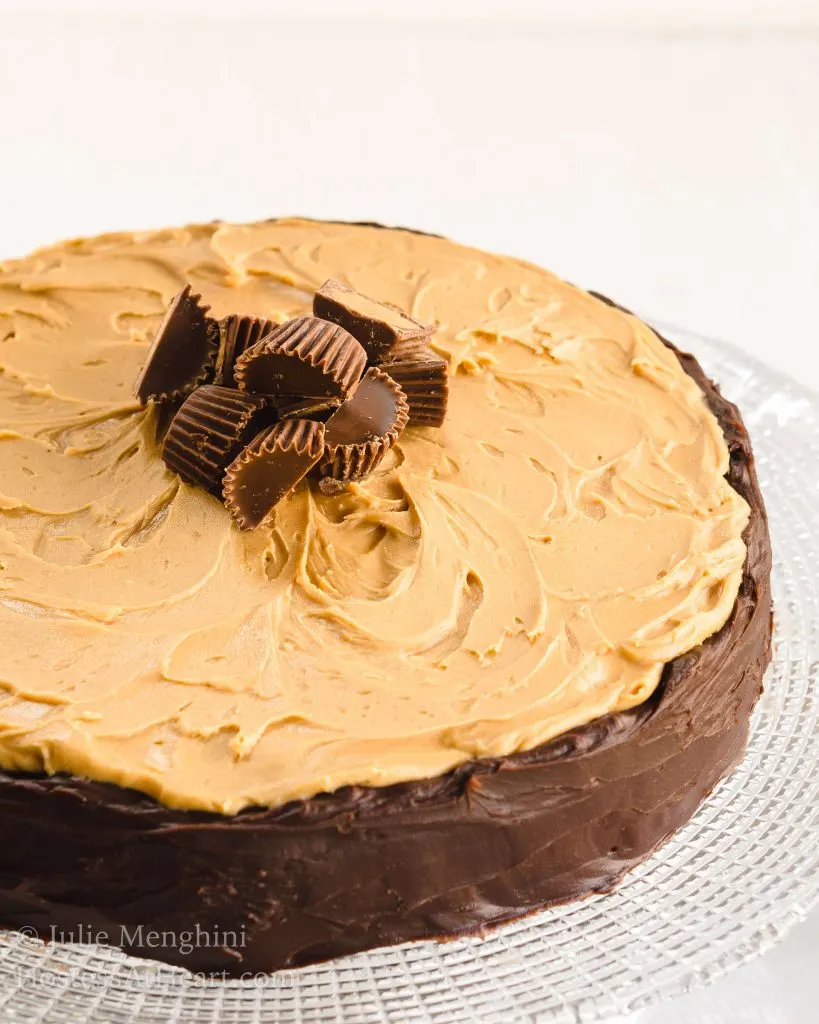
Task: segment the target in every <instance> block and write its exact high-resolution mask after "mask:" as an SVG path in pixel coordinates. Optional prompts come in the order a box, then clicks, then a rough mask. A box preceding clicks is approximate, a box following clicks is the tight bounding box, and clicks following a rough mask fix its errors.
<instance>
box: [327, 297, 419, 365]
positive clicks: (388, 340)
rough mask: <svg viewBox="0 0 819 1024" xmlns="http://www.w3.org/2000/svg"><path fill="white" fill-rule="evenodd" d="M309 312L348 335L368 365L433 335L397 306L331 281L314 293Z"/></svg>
mask: <svg viewBox="0 0 819 1024" xmlns="http://www.w3.org/2000/svg"><path fill="white" fill-rule="evenodd" d="M313 312H314V313H315V315H316V316H320V317H322V318H323V319H324V320H331V321H332V322H333V323H334V324H340V325H341V326H342V327H343V328H344V329H345V330H347V331H349V332H350V334H352V336H353V337H354V338H356V339H357V340H358V341H360V342H361V344H362V345H363V346H364V349H365V351H366V353H367V358H368V360H369V362H371V363H379V362H381V360H382V359H384V358H386V356H387V354H388V352H389V351H390V349H392V348H393V346H394V345H396V344H397V343H398V342H406V341H411V340H418V339H426V338H429V337H430V335H431V334H433V333H434V331H435V328H434V327H431V326H429V325H428V324H423V323H421V322H420V320H415V319H413V317H411V316H409V315H408V314H407V313H405V312H404V311H403V310H401V309H399V308H398V307H397V306H393V305H391V304H390V303H388V302H380V301H378V300H376V299H371V298H369V297H368V296H366V295H362V294H361V292H357V291H355V289H353V288H350V287H349V286H348V285H346V284H342V283H341V281H336V280H335V279H334V278H330V279H329V280H327V281H325V282H324V284H323V285H322V286H321V288H319V290H318V291H317V292H316V294H315V296H314V298H313Z"/></svg>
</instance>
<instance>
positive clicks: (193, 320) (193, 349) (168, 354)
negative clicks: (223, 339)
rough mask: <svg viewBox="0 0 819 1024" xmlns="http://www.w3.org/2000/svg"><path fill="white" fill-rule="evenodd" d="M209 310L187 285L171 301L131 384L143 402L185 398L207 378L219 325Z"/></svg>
mask: <svg viewBox="0 0 819 1024" xmlns="http://www.w3.org/2000/svg"><path fill="white" fill-rule="evenodd" d="M209 309H210V306H204V305H202V296H201V295H196V294H194V293H193V292H192V291H191V286H190V285H189V284H188V285H185V287H184V288H183V289H182V291H181V292H179V294H178V295H175V296H174V298H173V299H172V300H171V304H170V305H169V306H168V308H167V309H166V310H165V315H164V317H163V318H162V323H161V324H160V325H159V327H158V329H157V332H156V334H155V335H154V340H153V343H152V345H151V348H150V350H149V352H148V357H147V359H146V360H145V363H144V365H143V367H142V370H141V372H140V374H139V376H138V377H137V380H136V383H135V385H134V394H135V395H136V397H137V398H138V399H139V401H140V402H142V404H143V405H144V404H145V403H146V402H164V401H172V400H174V399H177V398H184V396H185V395H188V394H190V393H191V391H193V390H194V388H196V387H197V386H198V385H199V384H203V383H205V381H207V379H208V377H209V376H210V374H211V371H212V370H213V364H214V363H215V362H216V354H217V352H218V349H219V327H218V324H217V323H216V321H215V320H211V318H210V317H209V316H207V315H206V314H207V312H208V310H209Z"/></svg>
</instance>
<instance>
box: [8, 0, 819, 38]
mask: <svg viewBox="0 0 819 1024" xmlns="http://www.w3.org/2000/svg"><path fill="white" fill-rule="evenodd" d="M112 7H114V9H115V10H116V14H117V16H119V17H122V16H123V15H136V16H138V17H140V18H142V17H145V16H146V15H150V16H153V17H160V18H165V17H168V16H173V15H174V14H180V13H181V14H185V15H194V16H196V17H197V18H202V17H203V16H204V17H209V18H217V19H219V20H221V21H233V20H234V19H235V18H236V17H237V16H248V15H253V16H260V17H264V18H266V19H268V20H271V19H277V18H279V17H280V16H281V15H282V14H284V15H292V13H294V12H297V13H298V15H299V17H301V18H304V17H308V16H309V17H312V16H315V15H324V16H326V15H333V16H335V15H337V14H338V13H339V11H340V10H341V11H343V14H344V16H345V17H346V18H348V19H350V18H361V19H365V20H367V21H368V22H372V21H373V20H375V21H393V22H395V21H398V20H408V21H413V22H425V23H429V24H432V25H439V24H440V23H441V22H442V21H443V20H447V19H449V20H454V21H457V22H459V23H463V22H464V21H475V20H479V21H486V22H494V23H503V24H509V23H510V22H512V23H515V22H516V23H521V22H527V23H536V24H540V25H549V26H558V27H561V28H566V29H580V30H582V31H583V32H591V33H600V32H611V31H614V32H623V31H634V30H636V31H652V32H654V31H659V32H662V33H670V32H680V31H684V32H689V31H692V30H700V29H706V30H708V31H715V32H720V33H728V34H731V35H737V34H740V35H744V34H746V33H748V32H749V31H758V30H760V29H763V28H764V29H772V30H774V31H782V30H785V31H793V30H801V29H805V28H807V27H814V28H815V27H817V26H819V6H817V4H816V0H662V2H660V3H658V2H657V0H614V2H612V0H548V2H544V0H503V2H499V0H342V2H339V0H298V3H297V4H296V3H289V2H283V0H231V2H230V3H225V0H116V4H115V5H114V4H112V3H111V0H0V13H2V12H3V11H17V12H20V11H23V12H27V13H29V14H30V13H32V12H34V11H36V12H54V11H57V12H59V11H66V10H69V11H71V12H72V13H79V12H82V13H89V12H91V13H110V12H111V9H112Z"/></svg>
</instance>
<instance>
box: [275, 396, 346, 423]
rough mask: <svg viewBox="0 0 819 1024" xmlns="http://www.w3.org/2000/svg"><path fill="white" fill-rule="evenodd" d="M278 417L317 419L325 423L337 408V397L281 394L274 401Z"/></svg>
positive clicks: (284, 418) (338, 403)
mask: <svg viewBox="0 0 819 1024" xmlns="http://www.w3.org/2000/svg"><path fill="white" fill-rule="evenodd" d="M273 404H274V405H275V407H276V412H277V413H278V414H279V419H282V420H319V421H320V422H321V423H326V422H327V420H329V418H330V417H331V416H332V415H333V413H334V412H335V411H336V409H338V407H339V405H340V402H339V401H338V399H337V398H296V397H293V396H291V395H281V396H280V397H279V398H276V399H275V401H274V403H273Z"/></svg>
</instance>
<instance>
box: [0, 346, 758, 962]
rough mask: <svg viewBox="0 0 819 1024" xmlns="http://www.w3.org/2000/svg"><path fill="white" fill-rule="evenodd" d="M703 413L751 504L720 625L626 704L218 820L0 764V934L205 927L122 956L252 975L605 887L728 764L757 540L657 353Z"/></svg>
mask: <svg viewBox="0 0 819 1024" xmlns="http://www.w3.org/2000/svg"><path fill="white" fill-rule="evenodd" d="M679 358H680V361H681V363H682V365H683V367H684V369H685V371H686V372H687V373H688V374H689V375H690V376H691V377H693V378H694V380H696V381H697V383H698V384H699V385H700V387H701V388H702V390H703V392H704V394H705V396H706V399H707V401H708V403H709V405H710V407H711V408H712V410H713V411H714V413H715V414H716V416H717V417H718V419H719V421H720V424H721V426H722V429H723V431H724V433H725V437H726V440H727V442H728V446H729V449H730V453H731V459H730V470H729V474H728V477H729V480H730V482H731V483H732V485H733V486H734V487H735V488H736V489H737V490H738V491H739V492H740V493H741V494H742V495H743V496H744V498H745V499H746V500H747V501H748V503H749V505H750V507H751V518H750V522H749V525H748V528H747V531H746V534H745V540H746V543H747V546H748V557H747V561H746V565H745V571H744V578H743V582H742V586H741V588H740V592H739V596H738V598H737V601H736V604H735V606H734V609H733V612H732V614H731V617H730V619H729V621H728V622H727V623H726V624H725V626H724V627H723V628H722V629H721V630H720V631H719V632H718V633H716V634H715V635H714V636H712V637H710V638H709V639H708V640H707V641H706V642H705V643H703V644H702V645H701V646H699V647H697V648H696V649H695V650H693V651H690V652H689V653H688V654H685V655H683V656H682V657H680V658H677V659H676V660H675V661H673V662H672V663H670V664H669V665H667V666H666V669H665V671H664V674H663V677H662V681H661V684H660V686H659V687H658V688H657V690H656V691H655V693H654V694H653V695H652V696H651V697H650V698H649V700H648V701H646V702H645V703H644V704H642V705H640V706H638V707H636V708H632V709H630V710H628V711H623V712H619V713H617V714H613V715H608V716H606V717H604V718H601V719H598V720H596V721H594V722H591V723H590V724H588V725H586V726H583V727H581V728H578V729H573V730H572V731H570V732H568V733H566V734H564V735H562V736H560V737H558V738H556V739H554V740H552V741H550V742H548V743H545V744H543V745H542V746H540V747H538V748H536V749H534V750H531V751H528V752H526V753H522V754H516V755H514V756H511V757H503V758H493V759H485V760H478V761H471V762H468V763H466V764H464V765H462V766H461V767H459V768H458V769H456V770H455V771H453V772H450V773H448V774H446V775H443V776H440V777H437V778H433V779H426V780H420V781H414V782H407V783H402V784H399V785H395V786H390V787H387V788H383V789H377V788H365V787H348V788H345V789H342V790H339V791H337V792H335V793H332V794H323V795H319V796H316V797H313V798H312V799H309V800H305V801H296V802H292V803H289V804H287V805H285V806H283V807H279V808H272V809H262V810H247V811H244V812H242V813H240V814H239V815H237V816H236V817H235V818H225V817H220V816H219V815H214V814H205V813H200V812H186V811H177V810H171V809H169V808H167V807H164V806H162V805H160V804H158V803H156V802H155V801H153V800H151V799H150V798H148V797H146V796H144V795H141V794H139V793H136V792H134V791H131V790H125V789H121V788H119V787H117V786H114V785H109V784H104V783H97V782H91V781H86V780H80V779H76V778H70V777H65V776H63V777H56V776H55V777H51V778H47V777H43V776H22V775H11V774H2V773H0V815H1V816H2V821H3V841H2V843H0V923H1V924H2V925H5V926H7V927H12V928H13V927H22V926H34V927H35V928H37V929H39V931H40V932H41V934H43V935H44V936H46V937H48V936H49V935H50V934H51V929H52V927H54V928H56V929H57V930H58V931H61V932H62V933H64V934H68V933H71V932H74V933H76V931H77V929H78V928H79V927H80V926H83V927H84V928H86V929H88V928H90V929H92V930H93V931H95V932H99V931H105V932H108V933H109V935H110V936H111V937H112V941H113V942H115V943H116V942H118V941H119V939H120V937H121V927H122V926H123V925H126V926H128V927H129V928H131V929H133V927H134V926H135V925H138V924H143V925H144V926H145V927H146V928H157V929H165V930H171V931H174V932H176V933H180V932H184V931H186V930H190V929H192V928H194V927H195V926H196V924H198V925H199V926H200V928H201V929H210V930H212V929H214V928H218V929H219V930H220V931H222V932H225V931H237V932H242V933H243V935H244V945H243V946H242V947H241V948H239V949H235V950H232V949H222V948H208V947H206V946H202V945H200V946H199V948H197V949H195V950H194V951H193V952H192V953H190V954H189V955H183V954H182V953H181V952H180V951H179V950H178V949H174V948H170V947H168V946H165V947H163V948H146V947H144V946H142V947H141V946H140V945H139V943H134V944H132V945H130V946H128V947H127V948H128V952H130V953H132V954H136V955H144V956H148V957H153V958H160V959H163V960H167V961H168V962H171V963H176V964H180V965H182V966H186V967H188V968H190V969H192V970H202V971H212V972H226V973H227V974H231V975H238V974H241V973H243V972H245V971H253V972H255V971H272V970H276V969H278V968H285V967H294V966H298V965H301V964H309V963H313V962H316V961H320V960H324V959H327V958H330V957H336V956H342V955H344V954H347V953H354V952H356V951H359V950H364V949H370V948H372V947H375V946H381V945H388V944H395V943H399V942H403V941H406V940H409V939H420V938H430V937H435V938H439V937H444V936H455V935H458V934H463V933H468V932H472V931H475V930H478V929H480V928H482V927H484V926H486V925H491V924H497V923H499V922H502V921H507V920H509V919H511V918H515V917H518V916H520V915H523V914H527V913H529V912H530V911H533V910H536V909H538V908H541V907H546V906H549V905H552V904H557V903H563V902H566V901H569V900H576V899H580V898H582V897H584V896H587V895H589V894H590V893H596V892H605V891H608V890H610V889H611V888H612V887H613V886H614V885H616V883H617V882H618V881H619V880H620V879H621V878H622V876H623V875H624V874H625V873H626V872H627V871H629V870H630V869H631V868H633V867H635V866H636V865H637V864H639V863H640V862H641V861H643V860H644V859H645V858H646V857H647V856H648V855H649V854H650V853H651V852H652V851H653V850H655V849H656V848H657V847H658V846H659V845H660V844H661V843H662V842H663V841H664V840H665V839H667V838H668V837H669V836H670V835H671V833H672V832H674V831H675V830H676V829H678V828H679V827H680V826H681V825H683V824H684V823H685V822H686V821H688V819H689V818H690V817H691V815H692V814H693V813H694V811H695V810H696V809H697V807H698V806H699V804H700V803H701V802H702V801H703V799H704V798H705V797H706V796H707V795H708V794H709V793H710V792H711V790H712V789H713V787H714V786H715V785H716V783H717V782H719V780H720V779H722V778H723V777H724V776H725V775H727V774H728V773H729V772H730V771H731V769H732V768H733V767H734V766H735V765H736V764H737V762H738V761H739V760H740V758H741V757H742V754H743V751H744V749H745V745H746V741H747V736H748V720H749V716H750V713H751V710H752V708H753V706H754V704H755V703H756V700H757V698H758V697H759V694H760V691H761V682H762V675H763V672H764V670H765V667H766V665H767V664H768V661H769V658H770V640H771V596H770V564H771V549H770V540H769V536H768V528H767V520H766V516H765V510H764V506H763V503H762V497H761V494H760V491H759V487H758V483H757V479H756V473H755V470H754V460H753V455H752V452H751V446H750V442H749V439H748V436H747V433H746V431H745V428H744V426H743V424H742V420H741V418H740V415H739V412H738V411H737V409H736V408H735V407H734V406H733V405H731V404H730V403H729V402H727V401H725V400H724V399H723V398H722V397H721V396H720V394H719V391H718V390H717V388H716V387H715V386H714V385H713V384H711V383H710V382H709V381H708V380H707V379H706V377H705V376H704V374H703V372H702V370H701V369H700V367H699V365H698V364H697V362H696V360H694V358H693V357H692V356H689V355H685V354H679Z"/></svg>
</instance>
